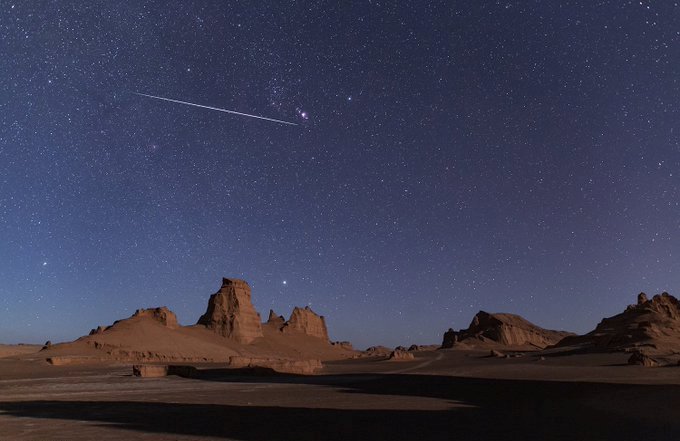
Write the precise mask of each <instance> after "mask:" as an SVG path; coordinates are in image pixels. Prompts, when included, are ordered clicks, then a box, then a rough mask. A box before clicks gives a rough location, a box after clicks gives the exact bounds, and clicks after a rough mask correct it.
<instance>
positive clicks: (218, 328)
mask: <svg viewBox="0 0 680 441" xmlns="http://www.w3.org/2000/svg"><path fill="white" fill-rule="evenodd" d="M198 324H199V325H204V326H205V327H207V328H208V329H212V330H214V331H215V332H217V333H218V334H220V335H222V336H223V337H226V338H228V339H230V340H234V341H236V342H238V343H244V344H247V343H251V342H252V341H253V340H255V339H256V338H258V337H262V336H263V335H262V325H261V324H260V316H259V314H258V313H257V311H255V308H254V307H253V304H252V302H251V300H250V286H248V283H247V282H246V281H245V280H240V279H226V278H225V279H222V287H221V288H220V290H219V291H218V292H216V293H215V294H213V295H211V296H210V300H209V301H208V309H207V311H206V312H205V314H203V315H202V316H201V318H199V319H198Z"/></svg>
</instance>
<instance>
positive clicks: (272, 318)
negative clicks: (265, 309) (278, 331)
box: [267, 309, 286, 328]
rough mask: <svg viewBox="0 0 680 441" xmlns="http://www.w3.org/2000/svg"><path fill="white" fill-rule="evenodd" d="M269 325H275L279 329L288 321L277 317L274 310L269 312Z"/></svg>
mask: <svg viewBox="0 0 680 441" xmlns="http://www.w3.org/2000/svg"><path fill="white" fill-rule="evenodd" d="M267 323H268V324H270V325H274V326H277V327H279V328H280V327H281V326H283V325H284V323H286V319H285V318H283V316H282V315H277V314H276V313H275V312H274V310H273V309H270V310H269V319H267Z"/></svg>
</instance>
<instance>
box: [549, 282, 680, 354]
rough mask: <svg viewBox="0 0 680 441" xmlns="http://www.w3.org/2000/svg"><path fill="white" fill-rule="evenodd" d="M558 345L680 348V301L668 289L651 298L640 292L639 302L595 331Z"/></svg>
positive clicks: (610, 348) (655, 349)
mask: <svg viewBox="0 0 680 441" xmlns="http://www.w3.org/2000/svg"><path fill="white" fill-rule="evenodd" d="M557 346H559V347H566V346H580V347H583V348H586V349H591V350H595V351H616V350H624V349H628V348H641V347H645V348H648V349H649V350H651V351H652V352H677V351H680V301H678V299H676V298H675V297H673V296H672V295H670V294H668V293H666V292H664V293H662V294H657V295H655V296H654V297H652V298H651V299H648V298H647V295H646V294H645V293H640V294H639V295H638V298H637V304H635V305H630V306H628V307H627V308H626V310H625V311H623V312H622V313H620V314H617V315H615V316H613V317H609V318H604V319H602V321H601V322H600V323H599V324H598V325H597V327H596V328H595V329H594V330H593V331H591V332H589V333H587V334H585V335H579V336H571V337H568V338H565V339H564V340H562V341H560V342H559V344H558V345H557Z"/></svg>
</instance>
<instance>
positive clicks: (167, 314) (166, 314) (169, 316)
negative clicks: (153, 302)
mask: <svg viewBox="0 0 680 441" xmlns="http://www.w3.org/2000/svg"><path fill="white" fill-rule="evenodd" d="M132 317H133V318H134V317H148V318H150V319H153V320H156V321H157V322H159V323H161V324H163V325H165V326H167V327H168V328H177V327H179V323H178V322H177V316H176V315H175V313H174V312H172V311H170V310H169V309H168V308H167V307H165V306H161V307H159V308H149V309H138V310H137V311H135V313H134V314H133V315H132ZM100 332H101V331H100ZM95 333H96V332H95Z"/></svg>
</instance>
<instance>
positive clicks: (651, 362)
mask: <svg viewBox="0 0 680 441" xmlns="http://www.w3.org/2000/svg"><path fill="white" fill-rule="evenodd" d="M628 364H631V365H637V366H644V367H657V366H658V365H659V362H658V361H657V360H655V359H653V358H652V357H650V356H649V355H647V354H644V353H642V352H634V353H633V355H631V356H630V358H629V359H628Z"/></svg>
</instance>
